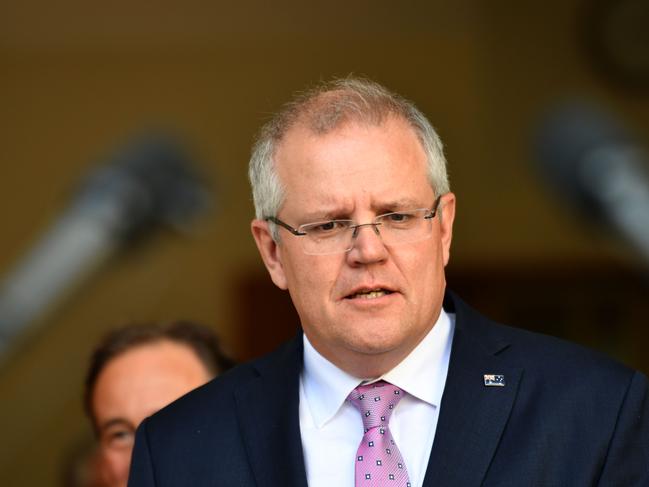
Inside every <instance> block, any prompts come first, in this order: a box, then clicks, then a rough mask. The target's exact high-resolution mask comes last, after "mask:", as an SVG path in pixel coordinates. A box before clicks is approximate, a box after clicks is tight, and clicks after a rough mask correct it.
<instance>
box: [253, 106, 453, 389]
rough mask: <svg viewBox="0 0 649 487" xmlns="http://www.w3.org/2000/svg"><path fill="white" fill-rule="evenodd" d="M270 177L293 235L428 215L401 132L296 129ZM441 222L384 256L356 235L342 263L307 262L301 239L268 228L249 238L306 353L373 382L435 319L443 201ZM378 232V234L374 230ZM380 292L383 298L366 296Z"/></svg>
mask: <svg viewBox="0 0 649 487" xmlns="http://www.w3.org/2000/svg"><path fill="white" fill-rule="evenodd" d="M275 161H276V167H277V171H278V174H279V176H280V179H281V181H282V183H283V184H284V188H285V195H286V198H285V202H284V204H283V206H282V208H281V209H280V211H279V214H278V215H277V216H278V217H279V218H280V219H281V220H283V221H285V222H286V223H288V224H289V225H292V226H293V227H297V226H299V225H301V224H304V223H310V222H315V221H323V220H329V219H352V220H355V221H356V222H358V223H367V222H371V221H373V220H374V218H375V217H376V216H377V215H380V214H383V213H387V212H391V211H398V210H407V209H414V208H431V207H432V206H433V203H434V201H435V198H436V195H435V194H434V192H433V190H432V188H431V186H430V184H429V182H428V178H427V170H426V156H425V153H424V151H423V149H422V147H421V143H420V142H419V140H418V138H417V136H416V134H415V133H414V131H413V130H412V129H411V128H410V127H409V126H408V125H407V124H406V122H404V121H402V120H400V119H395V118H391V119H388V120H387V121H386V122H384V123H383V124H382V125H380V126H374V125H366V124H357V123H348V124H345V125H343V126H342V127H340V128H337V129H335V130H334V131H332V132H330V133H328V134H325V135H315V134H313V133H311V132H310V131H308V130H307V129H305V128H303V127H297V128H294V129H292V130H291V131H289V132H288V133H287V134H286V136H285V138H284V140H283V141H282V142H281V144H280V145H279V147H278V150H277V153H276V156H275ZM440 207H443V218H441V219H440V217H439V213H438V215H437V216H436V217H435V218H434V219H433V220H432V226H433V230H432V236H431V237H429V238H427V239H425V240H420V241H417V242H413V243H406V244H400V245H396V246H386V245H384V244H383V242H382V240H381V238H380V237H379V236H377V235H376V234H375V232H374V231H373V230H372V227H370V226H367V227H362V228H360V229H359V233H358V235H357V237H356V239H355V242H354V247H353V248H352V249H351V250H350V251H349V252H347V253H339V254H334V255H307V254H305V253H304V252H303V250H302V247H301V242H300V239H301V238H305V237H297V236H294V235H291V234H290V233H289V232H287V231H285V230H284V229H280V230H279V231H280V236H281V239H280V243H279V244H275V243H274V242H273V241H272V239H271V238H270V235H269V233H268V225H267V223H265V222H260V221H258V220H255V221H253V223H252V229H253V234H254V236H255V239H256V242H257V245H258V247H259V249H260V252H261V254H262V257H263V258H264V262H265V264H266V266H267V268H268V270H269V272H270V274H271V277H272V279H273V281H274V282H275V284H276V285H278V286H279V287H280V288H283V289H288V290H289V292H290V294H291V298H292V299H293V303H294V305H295V308H296V309H297V312H298V314H299V316H300V320H301V322H302V327H303V329H304V332H305V333H306V335H307V337H308V338H309V340H310V341H311V343H312V344H313V345H314V347H315V348H316V349H317V350H318V351H319V352H320V353H321V354H322V355H323V356H325V357H326V358H328V359H329V360H330V361H332V362H333V363H335V364H336V365H338V366H339V367H341V368H342V369H343V370H346V371H347V372H349V373H352V374H354V375H356V376H361V377H370V376H376V375H380V374H382V373H384V372H386V371H387V370H389V369H390V368H392V367H394V366H395V365H397V364H398V363H399V362H400V361H401V360H403V358H405V356H406V355H407V354H408V353H410V351H411V350H412V349H413V348H414V347H415V346H416V345H417V344H418V343H419V341H421V339H422V338H423V337H424V336H425V335H426V333H427V332H428V331H429V330H430V329H431V327H432V326H433V325H434V323H435V321H436V319H437V317H438V316H439V312H440V309H441V304H442V299H443V294H444V288H445V279H444V266H445V265H446V263H447V262H448V257H449V249H450V244H451V229H452V224H453V217H454V213H455V212H454V209H455V198H454V196H453V195H452V194H450V193H449V194H447V195H445V196H444V197H443V198H442V201H441V203H440ZM379 231H380V228H379ZM377 289H381V290H384V291H387V292H385V293H383V292H379V293H372V294H368V292H369V291H373V290H377Z"/></svg>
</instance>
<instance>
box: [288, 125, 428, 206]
mask: <svg viewBox="0 0 649 487" xmlns="http://www.w3.org/2000/svg"><path fill="white" fill-rule="evenodd" d="M275 161H276V165H277V172H278V175H279V177H280V179H281V181H282V184H283V186H284V189H285V204H284V206H285V207H286V208H287V209H288V208H290V207H293V206H300V207H301V209H302V210H306V211H308V210H312V209H318V210H320V209H321V208H322V207H323V206H332V207H336V208H337V207H339V206H341V205H343V206H349V205H352V206H357V205H359V204H361V203H364V202H367V203H368V204H370V205H382V204H387V203H389V202H392V201H395V202H396V201H410V200H413V202H414V201H417V202H419V203H420V204H423V205H424V206H427V205H429V204H432V201H428V199H430V198H431V196H432V188H431V186H430V183H429V180H428V172H427V159H426V154H425V152H424V150H423V147H422V144H421V142H420V140H419V138H418V136H417V134H416V133H415V131H414V129H413V128H412V127H411V126H410V125H409V124H408V123H407V122H406V121H404V120H402V119H399V118H394V117H391V118H388V119H386V120H385V121H384V122H383V123H381V124H380V125H375V124H367V123H362V122H360V123H359V122H349V123H346V124H344V125H343V126H341V127H337V128H335V129H334V130H332V131H330V132H328V133H326V134H315V133H313V132H312V131H310V130H309V129H308V128H305V127H302V126H298V127H294V128H293V129H291V130H290V131H289V132H288V133H287V134H286V136H285V137H284V139H283V140H282V142H281V143H280V145H279V147H278V150H277V153H276V157H275ZM420 200H421V201H420Z"/></svg>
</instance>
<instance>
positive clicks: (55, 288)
mask: <svg viewBox="0 0 649 487" xmlns="http://www.w3.org/2000/svg"><path fill="white" fill-rule="evenodd" d="M209 202H210V194H209V192H208V190H207V189H206V187H205V186H204V185H203V183H202V182H201V180H200V178H199V176H198V175H197V174H196V173H195V172H194V171H193V170H192V168H191V167H190V164H189V162H188V161H187V158H186V155H185V154H184V152H183V151H182V150H181V148H180V147H179V146H178V145H177V144H176V143H174V142H172V141H171V140H169V139H166V138H163V137H160V136H148V137H144V138H141V139H138V140H134V141H132V142H131V143H129V144H127V145H126V147H124V148H123V149H121V150H119V151H117V153H116V154H115V155H114V156H113V157H112V158H111V159H110V160H109V161H108V163H106V164H105V165H102V166H100V167H98V168H96V169H95V170H94V171H92V172H90V173H89V175H88V176H87V178H86V179H85V181H83V182H82V184H81V186H80V188H79V189H78V191H77V192H76V195H75V197H74V198H73V199H72V202H71V203H70V204H69V206H68V207H67V209H65V210H64V211H63V213H62V214H61V216H60V217H59V218H58V219H57V220H56V221H55V222H54V223H53V224H52V225H51V227H50V228H49V229H48V230H47V231H46V232H45V234H44V235H43V236H42V237H41V238H40V239H39V240H38V242H37V243H36V244H35V245H34V246H33V247H32V248H31V249H30V250H29V252H28V253H27V254H26V256H25V257H24V258H23V259H22V260H21V261H20V262H19V263H18V264H17V265H16V267H15V268H14V269H13V270H12V271H11V272H10V273H9V274H8V276H7V277H6V278H5V279H4V280H3V282H2V283H1V284H0V355H1V354H2V352H3V351H4V350H5V349H6V348H8V346H9V344H10V342H11V341H12V340H13V339H14V338H16V337H17V336H18V335H19V334H20V333H22V332H23V331H24V330H25V329H26V328H27V327H28V325H29V324H30V323H32V322H33V321H35V320H37V319H38V318H41V317H42V316H43V315H44V314H45V313H46V312H47V311H48V310H49V309H50V308H52V307H53V305H54V304H55V303H57V302H58V301H59V300H60V299H61V298H63V297H64V296H65V295H66V294H67V293H68V292H69V291H70V290H71V289H73V288H74V287H75V286H77V285H79V284H80V283H81V282H82V281H83V280H84V279H86V278H87V277H89V276H90V274H91V273H92V272H93V271H95V270H96V269H98V267H99V266H100V265H101V264H102V263H103V262H105V261H106V260H107V259H108V258H109V257H111V256H112V255H113V254H114V253H116V251H118V250H119V249H120V248H122V247H124V246H126V245H128V244H129V243H131V242H133V241H135V240H139V239H140V238H142V237H145V236H147V235H148V234H149V233H151V231H152V230H153V229H155V228H156V227H160V226H166V227H171V228H172V229H176V230H179V231H184V230H186V229H188V221H189V220H191V218H192V217H194V216H195V215H196V214H198V213H199V212H201V211H202V210H204V209H206V208H207V207H208V206H209Z"/></svg>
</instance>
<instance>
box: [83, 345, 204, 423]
mask: <svg viewBox="0 0 649 487" xmlns="http://www.w3.org/2000/svg"><path fill="white" fill-rule="evenodd" d="M208 378H209V374H208V371H207V369H206V368H205V366H204V365H203V364H202V362H201V361H200V359H199V358H198V357H197V356H196V354H195V353H194V352H193V350H192V349H191V348H190V347H188V346H187V345H183V344H180V343H175V342H172V341H170V340H160V341H157V342H153V343H148V344H144V345H138V346H136V347H133V348H131V349H129V350H127V351H125V352H123V353H121V354H119V355H117V356H116V357H114V358H113V359H112V360H110V361H109V362H108V363H107V364H106V366H105V367H104V369H103V370H102V371H101V373H100V374H99V376H98V378H97V383H96V384H95V388H94V391H93V398H92V399H93V401H92V402H93V410H94V412H95V415H96V416H97V420H99V421H101V420H102V419H107V417H114V416H119V417H123V418H126V419H133V420H134V422H139V420H141V419H142V418H140V416H141V415H142V414H150V413H151V412H153V411H155V410H157V409H159V408H160V407H162V406H164V405H166V404H168V403H169V402H171V401H172V400H173V399H175V398H177V397H179V396H180V395H182V394H184V393H185V392H188V391H189V390H191V389H193V388H194V387H197V386H198V385H200V384H202V383H203V382H205V381H206V380H207V379H208Z"/></svg>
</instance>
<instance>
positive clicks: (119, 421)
mask: <svg viewBox="0 0 649 487" xmlns="http://www.w3.org/2000/svg"><path fill="white" fill-rule="evenodd" d="M113 426H126V427H128V428H131V429H135V427H134V425H133V423H131V422H130V421H128V420H127V419H124V418H112V419H109V420H108V421H105V422H104V423H102V424H101V425H100V426H99V431H100V432H101V431H106V430H107V429H109V428H112V427H113Z"/></svg>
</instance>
